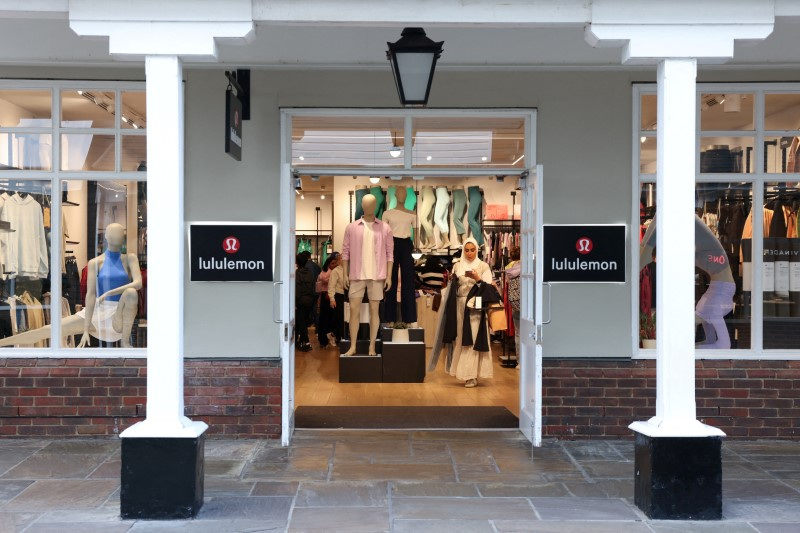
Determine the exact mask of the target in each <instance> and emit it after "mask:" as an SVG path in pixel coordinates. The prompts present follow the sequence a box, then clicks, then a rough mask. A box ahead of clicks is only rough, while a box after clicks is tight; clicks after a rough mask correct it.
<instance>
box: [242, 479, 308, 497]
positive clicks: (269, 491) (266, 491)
mask: <svg viewBox="0 0 800 533" xmlns="http://www.w3.org/2000/svg"><path fill="white" fill-rule="evenodd" d="M299 485H300V483H298V482H296V481H257V482H256V484H255V486H254V487H253V492H252V493H251V495H252V496H292V497H294V495H295V494H296V493H297V488H298V486H299Z"/></svg>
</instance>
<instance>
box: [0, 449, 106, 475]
mask: <svg viewBox="0 0 800 533" xmlns="http://www.w3.org/2000/svg"><path fill="white" fill-rule="evenodd" d="M104 461H105V457H104V456H103V455H99V454H91V455H83V454H71V453H68V454H56V453H36V454H34V455H31V456H30V457H28V459H25V460H24V461H22V462H21V463H19V464H18V465H17V466H15V467H14V468H12V469H11V470H9V471H8V472H6V473H5V474H3V478H4V479H54V478H55V479H67V478H73V479H83V478H85V477H86V476H88V475H89V474H90V473H92V472H93V471H94V470H95V469H97V467H98V466H100V465H101V464H102V463H103V462H104Z"/></svg>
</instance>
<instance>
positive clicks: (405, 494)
mask: <svg viewBox="0 0 800 533" xmlns="http://www.w3.org/2000/svg"><path fill="white" fill-rule="evenodd" d="M420 496H423V497H429V498H453V497H455V498H471V497H476V496H480V494H478V489H477V488H476V487H475V485H472V484H471V483H434V482H431V483H425V482H423V483H403V482H393V483H392V498H415V497H420Z"/></svg>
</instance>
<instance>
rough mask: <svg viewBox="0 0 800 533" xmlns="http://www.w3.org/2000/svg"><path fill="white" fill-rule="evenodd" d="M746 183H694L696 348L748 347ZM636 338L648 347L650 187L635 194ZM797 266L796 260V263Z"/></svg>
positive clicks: (653, 252) (652, 309)
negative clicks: (637, 274)
mask: <svg viewBox="0 0 800 533" xmlns="http://www.w3.org/2000/svg"><path fill="white" fill-rule="evenodd" d="M751 203H752V188H751V186H750V185H749V184H746V183H745V184H730V183H698V184H697V188H696V205H695V207H696V212H695V223H696V224H695V280H694V283H695V285H694V293H695V322H696V326H697V327H696V331H695V342H696V347H697V348H698V349H701V350H706V349H708V350H729V349H749V348H750V344H751V343H750V338H751V333H750V332H751V291H752V266H751V265H752V248H751V242H750V239H749V238H747V237H748V235H749V233H748V232H749V230H750V229H751V228H752V226H751V225H750V221H751V219H750V218H749V217H748V215H749V213H750V206H751ZM639 205H640V207H639V218H640V220H639V223H640V227H639V239H640V254H639V266H640V272H639V340H640V343H641V346H642V347H644V348H652V347H654V346H653V344H652V342H648V341H649V340H650V341H652V340H654V339H655V323H656V320H657V315H658V314H657V309H656V292H657V290H658V288H657V286H656V274H655V261H657V249H656V247H655V232H656V231H657V220H656V218H655V213H656V186H655V184H653V183H647V184H644V185H642V188H641V191H640V196H639ZM798 266H800V263H798Z"/></svg>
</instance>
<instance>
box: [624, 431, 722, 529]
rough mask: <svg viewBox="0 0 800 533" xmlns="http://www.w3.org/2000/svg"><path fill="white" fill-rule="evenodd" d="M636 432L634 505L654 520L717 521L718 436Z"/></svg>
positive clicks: (719, 504) (719, 493)
mask: <svg viewBox="0 0 800 533" xmlns="http://www.w3.org/2000/svg"><path fill="white" fill-rule="evenodd" d="M635 433H636V464H635V489H634V502H635V503H636V506H637V507H639V509H641V510H642V511H643V512H644V514H646V515H647V517H648V518H651V519H655V520H720V519H721V518H722V437H649V436H647V435H644V434H643V433H639V432H635Z"/></svg>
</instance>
